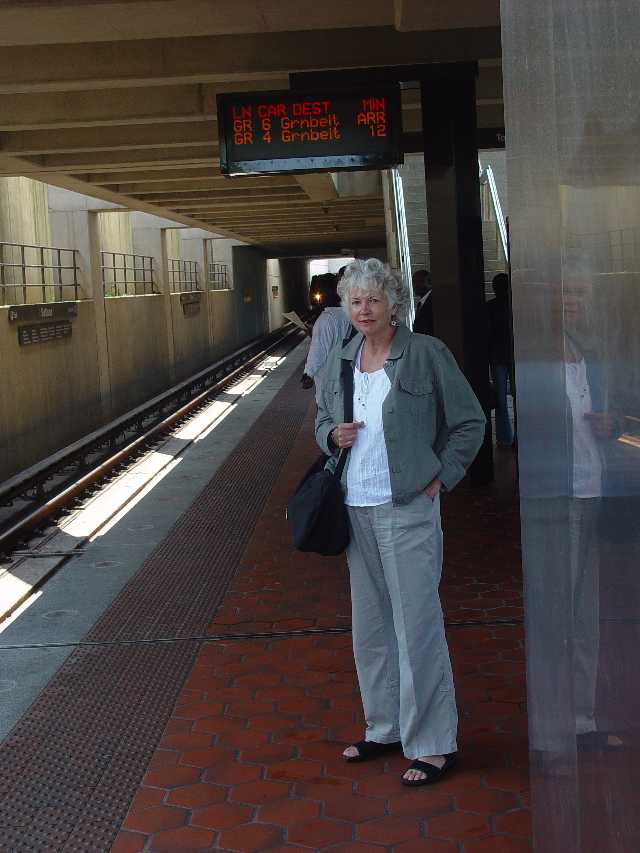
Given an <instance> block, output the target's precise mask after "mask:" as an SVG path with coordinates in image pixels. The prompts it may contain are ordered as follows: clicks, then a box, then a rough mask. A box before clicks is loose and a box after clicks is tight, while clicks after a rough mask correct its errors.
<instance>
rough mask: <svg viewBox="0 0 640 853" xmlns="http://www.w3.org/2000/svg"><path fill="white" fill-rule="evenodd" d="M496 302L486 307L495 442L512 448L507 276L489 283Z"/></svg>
mask: <svg viewBox="0 0 640 853" xmlns="http://www.w3.org/2000/svg"><path fill="white" fill-rule="evenodd" d="M491 287H492V288H493V292H494V294H495V297H496V298H495V299H493V300H492V301H491V302H489V303H488V304H487V311H488V314H489V367H490V368H491V378H492V379H493V382H494V387H495V391H496V441H497V443H498V447H511V446H512V444H513V429H512V427H511V420H510V418H509V409H508V406H507V385H508V380H509V376H510V374H511V371H512V369H513V360H512V356H511V311H510V308H509V276H508V275H507V274H506V273H503V272H502V273H498V275H496V276H494V279H493V281H492V282H491Z"/></svg>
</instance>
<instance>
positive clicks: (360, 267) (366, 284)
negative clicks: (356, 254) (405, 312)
mask: <svg viewBox="0 0 640 853" xmlns="http://www.w3.org/2000/svg"><path fill="white" fill-rule="evenodd" d="M352 290H361V291H372V290H375V291H378V292H380V293H384V294H385V295H386V297H387V299H388V300H389V305H390V306H391V307H392V308H393V307H394V306H396V305H397V306H399V307H402V306H404V305H406V304H407V303H408V301H409V294H408V293H407V290H406V288H405V287H404V286H403V284H402V279H401V278H400V276H399V275H398V274H397V273H396V272H394V270H392V269H391V267H390V266H389V264H383V263H382V261H379V260H378V259H377V258H367V260H366V261H365V260H362V259H361V258H357V259H356V260H355V261H352V262H351V263H350V264H349V265H348V266H347V268H346V269H345V271H344V274H343V276H342V278H341V279H340V282H339V284H338V296H339V297H340V299H341V301H342V305H343V307H344V308H346V307H347V300H348V297H349V293H350V292H351V291H352Z"/></svg>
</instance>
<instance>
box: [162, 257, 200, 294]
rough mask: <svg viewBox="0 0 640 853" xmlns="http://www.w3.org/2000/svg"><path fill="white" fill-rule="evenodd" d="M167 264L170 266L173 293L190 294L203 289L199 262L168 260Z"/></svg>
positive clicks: (170, 283) (170, 285)
mask: <svg viewBox="0 0 640 853" xmlns="http://www.w3.org/2000/svg"><path fill="white" fill-rule="evenodd" d="M167 262H168V266H169V291H170V292H171V293H189V292H191V291H194V290H201V289H202V288H201V287H200V273H199V271H198V262H197V261H185V260H182V258H167Z"/></svg>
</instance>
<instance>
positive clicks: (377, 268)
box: [316, 258, 485, 785]
mask: <svg viewBox="0 0 640 853" xmlns="http://www.w3.org/2000/svg"><path fill="white" fill-rule="evenodd" d="M338 292H339V294H340V297H341V299H342V305H343V307H344V309H345V311H346V312H347V314H348V316H349V318H350V320H351V322H352V324H353V325H354V326H355V328H356V329H357V331H358V332H359V334H357V335H356V336H355V337H354V338H353V339H352V340H351V341H350V342H349V343H348V344H347V345H346V346H344V347H336V348H335V349H334V350H333V351H332V352H331V354H330V356H329V360H328V362H327V366H326V371H325V375H324V383H323V387H322V393H321V395H320V397H319V400H318V414H317V419H316V439H317V441H318V444H319V445H320V447H321V448H322V449H323V450H324V451H325V452H326V453H329V454H331V459H330V460H329V462H328V465H329V466H331V467H333V468H335V465H336V464H337V460H338V455H339V451H340V450H341V449H343V448H350V452H349V456H348V458H347V463H346V466H345V469H344V472H343V475H342V484H343V486H344V488H345V501H346V504H347V508H348V514H349V524H350V532H351V542H350V544H349V547H348V549H347V559H348V563H349V574H350V579H351V599H352V620H353V648H354V655H355V661H356V668H357V672H358V681H359V684H360V692H361V695H362V702H363V706H364V713H365V718H366V733H365V739H364V740H362V741H360V742H359V743H356V744H354V745H353V746H350V747H348V748H347V749H346V750H345V751H344V753H343V754H344V757H345V759H346V760H347V761H366V760H369V759H372V758H376V757H378V756H380V755H383V754H384V753H386V752H388V751H389V750H391V749H395V748H400V747H402V749H403V751H404V754H405V756H406V757H407V758H408V759H412V760H413V763H412V764H411V765H410V767H409V768H408V769H407V770H406V771H405V773H404V774H403V776H402V782H403V783H404V784H405V785H425V784H428V783H431V782H435V781H437V780H438V779H439V778H440V777H441V776H442V775H443V774H444V773H445V772H446V771H447V770H448V769H449V768H450V767H452V766H453V764H454V763H455V760H456V755H457V752H456V750H457V745H456V734H457V722H458V717H457V710H456V701H455V692H454V686H453V676H452V672H451V663H450V661H449V652H448V649H447V643H446V639H445V632H444V622H443V617H442V609H441V606H440V599H439V596H438V586H439V583H440V574H441V569H442V528H441V525H440V491H441V490H442V489H444V490H446V491H450V490H451V489H452V488H453V487H454V486H455V485H456V484H457V483H458V481H459V480H460V479H461V478H462V477H463V476H464V474H465V471H466V469H467V467H468V466H469V465H470V463H471V462H472V461H473V458H474V457H475V455H476V453H477V451H478V449H479V447H480V445H481V443H482V439H483V436H484V429H485V417H484V413H483V411H482V408H481V407H480V404H479V403H478V401H477V400H476V398H475V396H474V394H473V392H472V390H471V388H470V387H469V385H468V384H467V381H466V379H465V378H464V376H463V375H462V373H461V372H460V370H459V368H458V366H457V364H456V362H455V360H454V358H453V356H452V355H451V353H450V352H449V350H448V349H447V348H446V347H445V345H444V344H443V343H442V342H441V341H439V340H437V339H436V338H432V337H429V336H426V335H417V334H413V333H412V332H410V331H409V329H408V328H407V327H406V326H404V325H402V324H401V323H400V321H399V319H398V312H399V310H400V309H401V307H402V306H403V304H404V303H405V302H406V298H407V295H406V293H405V291H404V290H403V287H402V284H401V282H400V281H399V279H398V278H397V277H396V276H395V274H394V273H393V272H392V271H391V269H390V268H389V267H388V266H387V265H386V264H382V263H381V262H380V261H378V260H376V259H373V258H372V259H369V260H367V261H363V260H356V261H354V262H353V263H351V264H350V265H349V266H348V267H347V269H346V270H345V273H344V276H343V278H342V280H341V282H340V286H339V288H338ZM345 359H346V360H347V361H349V362H350V363H351V366H352V368H353V371H354V394H353V418H354V420H353V423H342V420H343V418H344V415H343V412H344V391H343V386H342V380H341V364H342V362H343V360H345Z"/></svg>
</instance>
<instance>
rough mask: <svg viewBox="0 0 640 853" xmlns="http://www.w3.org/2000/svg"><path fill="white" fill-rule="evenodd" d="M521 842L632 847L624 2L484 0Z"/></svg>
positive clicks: (637, 396) (633, 100)
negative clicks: (514, 548) (508, 422)
mask: <svg viewBox="0 0 640 853" xmlns="http://www.w3.org/2000/svg"><path fill="white" fill-rule="evenodd" d="M502 26H503V46H504V79H505V114H506V120H507V146H508V147H507V156H508V183H509V210H510V214H511V236H512V263H513V305H514V326H515V344H516V360H517V365H516V375H517V391H518V396H517V400H518V427H519V435H518V439H519V459H520V483H521V495H522V530H523V560H524V569H525V584H526V607H527V654H528V692H529V713H530V746H531V750H532V752H531V757H532V792H533V808H534V832H535V850H536V851H537V853H605V851H606V852H607V853H610V851H616V853H631V851H635V850H640V809H639V808H638V794H637V790H638V785H637V782H638V778H637V777H638V773H639V771H638V769H637V767H638V762H637V760H636V759H635V757H634V753H635V750H636V749H637V747H638V746H639V745H640V736H639V734H640V733H639V729H638V720H639V719H640V681H639V678H638V665H637V655H638V652H637V650H638V648H639V647H640V627H639V626H640V623H639V617H640V572H639V571H638V567H639V565H638V564H639V556H640V336H639V335H638V323H639V321H640V158H639V157H638V145H637V140H638V120H639V119H638V116H639V115H640V52H639V51H638V44H639V43H640V15H639V14H638V4H637V0H591V2H589V3H585V2H584V0H538V2H536V3H532V2H530V0H503V2H502Z"/></svg>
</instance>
